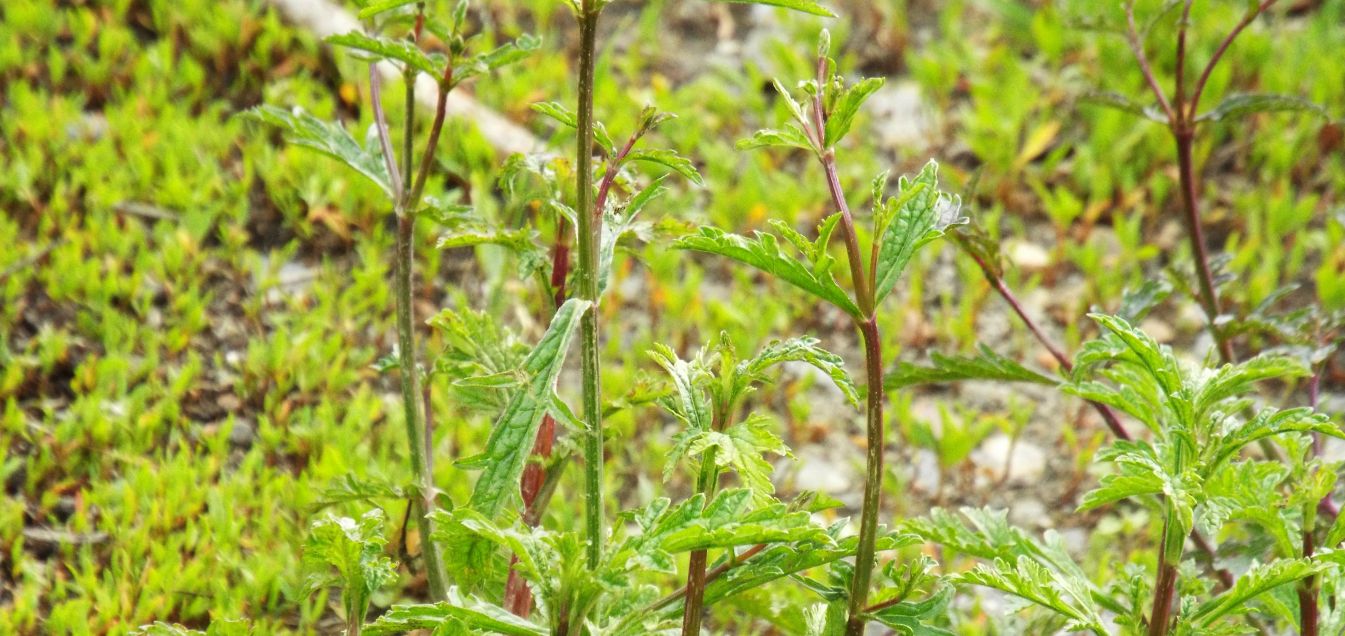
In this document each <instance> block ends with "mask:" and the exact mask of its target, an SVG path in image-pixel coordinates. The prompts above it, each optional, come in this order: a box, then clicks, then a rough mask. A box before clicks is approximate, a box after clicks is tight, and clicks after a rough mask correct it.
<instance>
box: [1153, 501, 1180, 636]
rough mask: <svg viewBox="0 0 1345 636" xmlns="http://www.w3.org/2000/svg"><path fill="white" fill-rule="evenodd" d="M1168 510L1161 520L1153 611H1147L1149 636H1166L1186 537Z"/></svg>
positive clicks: (1170, 620)
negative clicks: (1181, 533)
mask: <svg viewBox="0 0 1345 636" xmlns="http://www.w3.org/2000/svg"><path fill="white" fill-rule="evenodd" d="M1172 516H1173V513H1172V512H1171V511H1170V510H1169V512H1168V514H1167V516H1166V518H1164V520H1163V547H1162V550H1161V551H1160V552H1159V555H1158V582H1157V584H1156V585H1155V586H1154V605H1153V611H1152V612H1150V613H1149V636H1166V635H1167V633H1168V625H1169V623H1171V622H1172V600H1173V598H1175V596H1176V593H1177V566H1178V564H1180V563H1181V560H1182V544H1183V543H1185V541H1186V537H1185V536H1181V535H1180V534H1179V533H1177V531H1176V526H1175V525H1174V524H1173V523H1172V521H1173V519H1172Z"/></svg>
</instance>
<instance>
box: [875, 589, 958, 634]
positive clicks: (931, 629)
mask: <svg viewBox="0 0 1345 636" xmlns="http://www.w3.org/2000/svg"><path fill="white" fill-rule="evenodd" d="M952 600H953V588H952V587H950V586H947V585H945V586H943V587H941V588H939V589H938V590H937V591H936V592H934V594H932V595H930V597H929V598H927V599H925V600H923V601H903V602H901V603H897V604H895V605H890V606H888V607H885V608H883V609H882V610H879V611H877V612H874V613H872V614H869V616H870V617H871V618H872V619H873V620H876V621H878V622H879V623H882V624H883V625H886V626H888V627H891V628H892V629H893V630H896V632H897V633H898V634H901V635H902V636H954V633H953V632H951V631H949V630H947V629H944V628H942V627H938V626H935V625H931V624H930V622H931V621H936V620H938V619H941V618H944V617H945V616H947V615H948V604H949V603H950V602H952Z"/></svg>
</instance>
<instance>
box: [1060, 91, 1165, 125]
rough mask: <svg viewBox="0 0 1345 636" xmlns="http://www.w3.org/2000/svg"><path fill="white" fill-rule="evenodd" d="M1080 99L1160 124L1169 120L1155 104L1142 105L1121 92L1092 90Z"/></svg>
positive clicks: (1086, 102)
mask: <svg viewBox="0 0 1345 636" xmlns="http://www.w3.org/2000/svg"><path fill="white" fill-rule="evenodd" d="M1079 101H1081V102H1083V103H1085V104H1092V105H1096V106H1105V107H1107V108H1112V109H1115V110H1119V111H1121V112H1125V113H1130V114H1131V115H1135V116H1137V117H1143V118H1144V119H1147V120H1149V121H1154V122H1158V123H1160V124H1166V123H1167V122H1168V118H1167V115H1166V114H1164V113H1163V111H1161V110H1158V109H1157V108H1154V107H1153V106H1142V105H1140V104H1139V103H1138V102H1136V101H1134V100H1131V99H1130V98H1129V97H1126V96H1125V95H1122V94H1120V93H1113V92H1111V91H1090V92H1088V93H1084V94H1083V95H1082V96H1080V97H1079Z"/></svg>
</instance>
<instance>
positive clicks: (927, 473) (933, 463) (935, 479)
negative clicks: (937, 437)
mask: <svg viewBox="0 0 1345 636" xmlns="http://www.w3.org/2000/svg"><path fill="white" fill-rule="evenodd" d="M942 481H943V474H942V471H941V470H940V468H939V456H938V455H936V454H935V453H934V451H932V450H927V449H923V448H922V449H920V450H918V451H916V452H915V458H914V460H913V461H912V462H911V487H912V488H914V489H916V490H918V491H920V492H922V493H925V494H927V495H933V494H935V493H937V492H939V484H940V483H942Z"/></svg>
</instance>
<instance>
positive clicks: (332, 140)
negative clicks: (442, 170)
mask: <svg viewBox="0 0 1345 636" xmlns="http://www.w3.org/2000/svg"><path fill="white" fill-rule="evenodd" d="M240 116H242V117H244V118H246V119H251V120H253V121H257V122H261V123H263V124H266V125H270V126H275V127H277V128H280V129H281V131H282V132H284V133H285V140H286V141H288V142H290V143H292V144H294V145H296V146H302V147H304V148H308V149H310V150H316V151H318V152H320V153H322V154H324V155H327V156H328V157H332V158H334V159H337V160H339V161H341V162H342V163H344V164H346V165H347V166H349V167H350V168H351V169H353V170H355V171H356V172H358V173H360V174H362V175H364V176H365V177H366V178H368V179H369V180H370V181H373V182H374V184H375V185H377V186H378V187H380V188H382V189H383V192H385V193H387V195H388V196H389V197H391V196H393V192H392V181H391V180H390V179H389V178H388V167H387V164H386V163H384V162H383V156H382V154H381V152H380V151H378V150H377V146H373V147H371V148H369V149H365V148H363V147H361V146H360V144H359V142H357V141H355V138H354V137H351V136H350V133H348V132H346V129H345V128H343V127H341V125H340V124H334V123H327V122H325V121H322V120H320V119H318V118H317V117H314V116H312V115H310V114H309V113H307V112H305V111H304V110H303V109H302V108H298V107H295V108H294V110H291V111H286V110H283V109H280V108H276V107H275V106H269V105H262V106H257V107H255V108H252V109H249V110H246V111H244V112H243V113H241V115H240Z"/></svg>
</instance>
